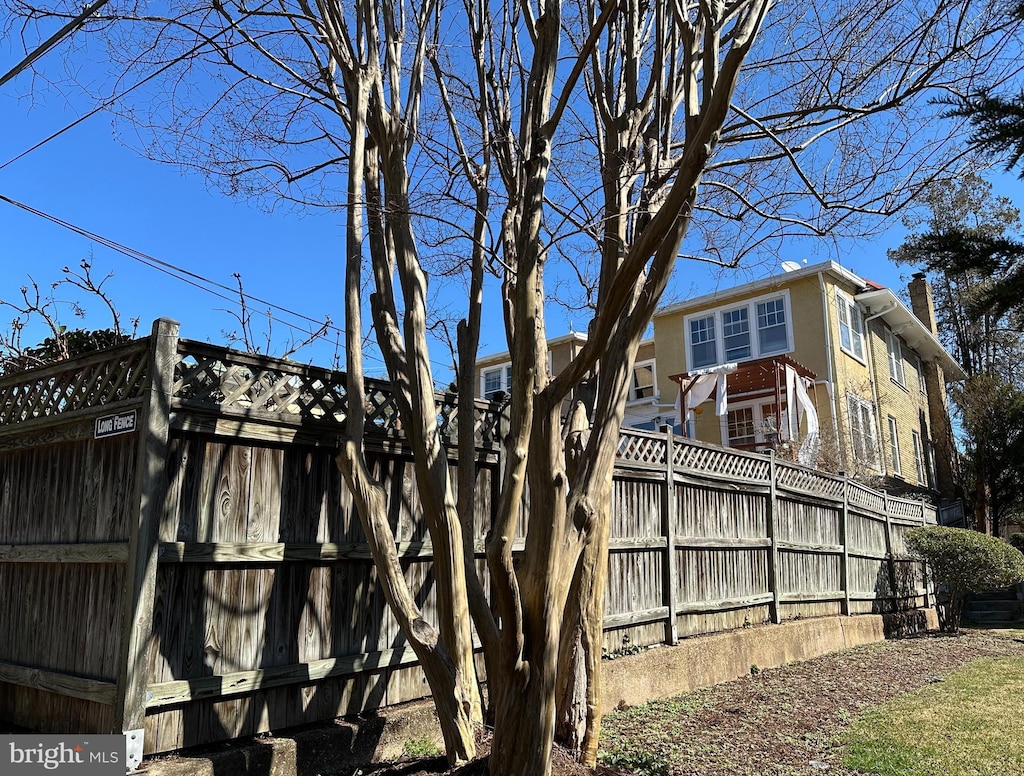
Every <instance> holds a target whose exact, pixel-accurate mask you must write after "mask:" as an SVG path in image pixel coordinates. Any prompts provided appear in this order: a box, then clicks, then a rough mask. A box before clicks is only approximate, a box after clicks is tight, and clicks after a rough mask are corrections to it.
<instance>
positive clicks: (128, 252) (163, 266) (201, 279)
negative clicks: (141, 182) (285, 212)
mask: <svg viewBox="0 0 1024 776" xmlns="http://www.w3.org/2000/svg"><path fill="white" fill-rule="evenodd" d="M0 201H3V202H6V203H7V204H9V205H13V206H14V207H16V208H20V209H21V210H24V211H25V212H27V213H31V214H32V215H34V216H37V217H39V218H42V219H45V220H47V221H49V222H50V223H53V224H56V225H57V226H60V227H62V228H64V229H67V230H69V231H71V232H74V233H75V234H77V235H80V236H81V237H85V238H86V239H88V240H92V241H93V242H97V243H99V244H100V245H102V246H104V247H105V248H109V249H110V250H112V251H116V252H117V253H120V254H121V255H123V256H127V257H128V258H129V259H132V260H133V261H137V262H139V263H140V264H143V265H145V266H147V267H149V268H150V269H155V270H156V271H158V272H162V273H164V274H165V275H169V276H170V277H173V278H175V279H177V280H180V281H182V282H183V283H187V284H188V285H190V286H193V287H194V288H198V289H199V290H200V291H205V292H206V293H208V294H212V295H213V296H216V297H217V298H219V299H223V300H225V301H227V302H231V303H234V302H235V300H236V298H237V296H244V297H245V298H246V299H250V300H252V301H253V302H258V303H259V304H264V305H267V306H268V307H270V308H272V309H274V310H278V311H280V312H283V313H286V314H288V315H291V316H294V317H295V318H298V319H300V320H303V321H306V322H307V323H312V324H316V325H318V326H319V325H321V324H322V323H323V322H322V321H319V320H317V319H316V318H312V317H310V316H308V315H306V314H305V313H300V312H297V311H295V310H291V309H289V308H287V307H284V306H282V305H279V304H275V303H274V302H271V301H269V300H266V299H261V298H260V297H258V296H254V295H253V294H248V293H244V292H240V291H238V290H237V289H234V288H231V287H230V286H226V285H224V284H223V283H218V282H217V281H216V280H212V279H211V278H208V277H205V276H204V275H200V274H198V273H196V272H192V271H190V270H187V269H185V268H184V267H179V266H177V265H175V264H171V263H170V262H167V261H163V260H162V259H158V258H156V257H155V256H150V255H149V254H148V253H143V252H142V251H138V250H135V249H134V248H130V247H128V246H127V245H123V244H122V243H119V242H117V241H115V240H112V239H110V238H109V237H104V236H103V235H101V234H97V233H96V232H91V231H89V230H88V229H85V228H84V227H81V226H77V225H76V224H72V223H71V222H70V221H65V220H64V219H62V218H59V217H57V216H54V215H51V214H50V213H47V212H45V211H43V210H39V209H38V208H34V207H32V206H31V205H26V204H25V203H24V202H19V201H18V200H16V199H11V198H10V197H6V196H4V195H3V194H0ZM204 284H205V285H204ZM208 286H212V287H213V288H209V287H208ZM214 289H220V290H219V291H215V290H214ZM221 291H226V292H228V293H229V294H232V296H226V295H225V294H223V293H221ZM329 328H330V329H331V330H332V331H334V332H336V333H338V334H341V335H342V336H346V335H345V331H344V329H341V328H339V327H338V326H334V325H333V324H332V325H331V326H330V327H329Z"/></svg>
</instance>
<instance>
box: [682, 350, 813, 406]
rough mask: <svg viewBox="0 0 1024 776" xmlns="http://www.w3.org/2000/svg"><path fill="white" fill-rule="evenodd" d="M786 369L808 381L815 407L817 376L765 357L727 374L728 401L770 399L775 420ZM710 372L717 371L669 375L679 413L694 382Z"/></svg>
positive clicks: (794, 364) (785, 361)
mask: <svg viewBox="0 0 1024 776" xmlns="http://www.w3.org/2000/svg"><path fill="white" fill-rule="evenodd" d="M730 366H732V365H730ZM787 366H789V367H792V368H793V370H794V371H795V372H796V374H797V377H801V378H807V379H808V380H809V381H810V383H811V396H812V401H813V402H814V405H815V406H817V405H818V396H817V392H816V380H817V375H815V374H814V372H812V371H811V370H810V369H808V368H807V367H806V366H804V365H803V364H801V363H800V362H799V361H795V360H794V359H792V358H790V357H789V356H786V355H780V356H768V357H766V358H758V359H755V360H753V361H743V362H741V363H738V364H736V365H735V369H734V370H730V371H728V372H727V375H728V376H727V388H726V391H727V394H728V397H729V398H730V399H742V400H744V401H747V400H750V399H763V398H771V399H773V400H774V402H775V407H776V409H777V412H778V413H779V415H778V417H781V412H782V407H783V398H784V397H783V394H784V393H785V387H786V367H787ZM713 371H717V370H707V369H695V370H693V372H683V373H681V374H675V375H669V379H670V380H672V381H673V382H675V383H677V384H678V385H679V406H680V408H683V409H682V410H681V411H683V412H685V409H684V408H685V407H686V396H687V394H688V393H689V392H690V389H691V388H693V386H694V384H695V383H696V382H697V379H698V378H699V377H701V376H702V375H705V374H709V373H710V372H713ZM717 390H718V389H717V388H716V389H715V391H716V392H717ZM712 395H714V394H712ZM787 403H788V399H787ZM680 420H681V421H685V417H683V418H680Z"/></svg>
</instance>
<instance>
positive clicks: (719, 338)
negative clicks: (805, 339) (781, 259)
mask: <svg viewBox="0 0 1024 776" xmlns="http://www.w3.org/2000/svg"><path fill="white" fill-rule="evenodd" d="M777 300H782V309H783V313H784V315H785V317H786V321H785V326H786V344H785V347H784V348H783V349H782V350H765V351H762V350H761V337H760V329H759V328H758V316H757V306H758V305H759V304H764V303H766V302H772V301H777ZM740 308H746V310H747V337H748V342H749V347H750V355H749V356H748V357H746V358H740V359H736V360H735V361H729V360H725V359H726V355H725V327H724V319H723V316H724V314H725V313H731V312H734V311H736V310H738V309H740ZM705 318H711V319H713V321H714V328H715V332H714V333H715V338H714V342H715V362H714V363H713V364H701V365H700V366H697V365H696V364H695V363H694V358H693V337H692V334H691V331H690V324H691V322H692V321H698V320H703V319H705ZM683 334H684V338H685V342H686V367H687V369H688V370H693V369H706V368H711V367H716V366H721V365H722V364H727V363H743V362H744V361H755V360H757V359H759V358H764V357H766V356H778V355H781V354H783V353H792V352H793V349H794V344H793V305H792V303H791V300H790V295H789V289H788V288H786V289H782V290H781V291H775V292H773V293H771V294H764V295H762V296H758V297H754V298H752V299H746V300H744V301H742V302H730V303H729V304H725V305H722V306H720V307H715V308H712V309H710V310H701V311H700V312H694V313H691V314H689V315H687V316H685V317H684V318H683Z"/></svg>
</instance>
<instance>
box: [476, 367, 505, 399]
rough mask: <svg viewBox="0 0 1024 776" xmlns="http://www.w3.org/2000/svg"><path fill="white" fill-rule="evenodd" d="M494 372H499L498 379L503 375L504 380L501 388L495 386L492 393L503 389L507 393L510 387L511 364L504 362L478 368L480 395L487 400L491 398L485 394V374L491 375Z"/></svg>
mask: <svg viewBox="0 0 1024 776" xmlns="http://www.w3.org/2000/svg"><path fill="white" fill-rule="evenodd" d="M495 372H498V373H499V375H498V379H499V380H501V378H502V377H504V380H502V386H501V388H495V389H494V391H493V392H494V393H497V392H498V391H505V392H506V393H508V391H509V390H510V389H511V388H512V364H510V363H507V362H506V363H504V364H496V365H495V366H488V367H484V368H483V369H481V370H480V396H481V398H483V399H486V400H487V401H490V400H491V397H490V396H488V395H487V394H488V390H487V376H488V375H493V374H494V373H495Z"/></svg>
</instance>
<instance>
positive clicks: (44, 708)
mask: <svg viewBox="0 0 1024 776" xmlns="http://www.w3.org/2000/svg"><path fill="white" fill-rule="evenodd" d="M349 399H350V397H349V396H348V395H347V392H346V390H345V384H344V375H342V374H339V373H337V372H331V371H328V370H323V369H317V368H313V367H306V366H302V365H300V364H295V363H291V362H286V361H278V360H274V359H268V358H259V357H254V356H248V355H244V354H240V353H236V352H233V351H229V350H227V349H224V348H220V347H214V346H211V345H207V344H203V343H198V342H192V341H188V340H179V339H178V337H177V324H174V323H173V322H170V321H166V320H161V321H157V322H156V323H155V324H154V328H153V334H152V336H150V337H149V338H147V339H145V340H139V341H137V342H133V343H131V344H128V345H124V346H121V347H119V348H114V349H111V350H107V351H103V352H100V353H96V354H92V355H89V356H86V357H83V358H80V359H77V360H75V361H73V362H66V363H62V364H59V365H56V366H52V367H48V368H45V369H40V370H35V371H32V372H28V373H23V374H20V375H14V376H10V377H6V378H3V379H0V590H3V598H2V603H0V718H3V719H6V720H8V721H12V722H15V723H18V724H21V725H25V726H27V727H31V728H34V729H38V730H41V731H59V732H92V733H109V732H124V733H125V734H126V735H127V736H128V739H129V746H130V750H131V752H132V755H133V757H134V758H135V759H138V758H139V757H141V754H142V752H143V750H145V751H146V752H159V751H168V750H171V749H176V748H181V747H184V746H191V745H195V744H200V743H206V742H211V741H218V740H224V739H229V738H234V737H238V736H242V735H248V734H253V733H257V732H261V731H267V730H277V729H280V728H284V727H288V726H292V725H297V724H303V723H307V722H312V721H316V720H322V719H330V718H333V717H336V716H339V715H343V714H347V713H354V712H358V711H365V710H370V709H375V708H380V707H383V706H387V705H391V704H395V703H399V702H402V701H407V700H411V699H414V698H420V697H423V696H424V695H426V694H427V689H426V685H425V682H424V680H423V676H422V672H421V671H420V670H419V668H418V667H417V666H416V662H415V658H414V655H413V654H412V651H411V650H410V649H409V647H408V646H407V645H406V643H405V640H404V638H403V637H402V634H401V633H400V631H399V629H398V627H397V625H396V623H395V621H394V618H393V617H392V616H391V614H390V612H389V611H388V609H387V606H386V605H385V602H384V599H383V595H382V593H381V591H380V588H379V587H378V585H377V584H376V575H375V571H374V569H373V565H372V563H371V561H370V554H369V552H368V550H367V547H366V544H365V539H364V537H363V534H362V531H361V529H360V527H359V523H358V520H357V518H356V516H355V514H354V510H353V506H352V502H351V499H350V496H349V494H348V492H347V491H346V489H345V487H344V484H343V482H342V479H341V477H340V476H339V474H338V471H337V468H336V466H335V464H334V455H335V451H336V450H337V446H338V439H339V434H340V433H341V431H342V428H343V426H342V423H343V420H344V417H345V411H346V404H347V402H348V401H349ZM360 399H361V400H362V401H363V403H364V406H365V407H366V409H367V418H368V419H367V428H368V431H369V437H370V438H369V442H370V445H371V447H370V451H371V452H370V455H371V464H372V466H373V469H374V471H375V474H376V476H378V477H379V478H380V479H381V480H382V482H384V484H385V485H386V487H387V489H388V492H389V494H390V500H389V509H390V516H391V521H392V525H393V527H394V529H395V535H396V538H397V540H398V543H399V546H398V550H399V554H400V556H401V557H402V562H403V566H404V568H405V571H406V574H407V577H408V579H409V581H410V584H411V586H412V589H413V591H414V594H415V595H416V597H417V600H418V603H419V604H420V605H421V606H422V607H423V609H424V611H425V613H426V615H427V616H428V617H430V616H433V614H434V606H433V601H434V592H433V584H432V578H431V563H430V561H431V550H430V544H429V541H428V537H427V535H426V533H425V529H424V526H423V524H422V521H421V520H420V519H419V509H418V501H417V499H418V496H417V493H416V488H415V478H414V476H413V473H412V468H411V467H412V461H411V458H410V456H409V454H408V449H407V448H406V447H405V446H404V444H403V439H402V434H401V432H400V430H399V428H398V423H397V416H396V410H395V405H394V399H393V396H392V394H391V391H390V389H389V386H388V385H387V384H386V383H380V382H373V381H370V382H368V384H367V390H366V394H365V395H364V396H362V397H360ZM454 408H455V405H454V397H451V396H444V395H439V397H438V419H439V423H440V427H441V430H442V432H443V433H444V434H446V435H448V436H449V437H454V434H455V431H456V429H455V424H456V421H455V413H454ZM475 421H476V438H477V446H476V464H477V471H478V475H477V504H476V506H477V508H476V510H475V516H474V520H475V523H474V527H475V534H476V535H475V538H476V540H477V542H478V543H479V542H482V539H483V536H484V533H485V531H486V526H487V523H488V520H489V515H490V512H491V504H492V503H493V500H494V497H495V496H496V489H497V487H498V468H499V466H500V456H501V451H500V444H499V434H500V431H499V426H500V422H501V418H500V411H499V408H498V407H497V406H495V405H493V404H489V403H486V402H479V403H478V404H477V405H476V413H475ZM452 455H453V456H454V450H453V451H452ZM453 463H457V462H456V461H454V459H453ZM464 463H465V462H464ZM611 520H612V527H611V543H610V546H611V557H610V560H609V563H610V575H609V586H608V591H607V598H606V611H607V614H606V617H605V623H604V627H605V632H606V636H605V642H606V643H605V646H606V648H607V649H609V650H614V649H616V648H617V647H619V646H621V645H622V643H623V639H624V637H628V638H629V640H630V641H631V642H632V643H633V644H641V645H649V644H655V643H663V642H669V643H671V642H673V641H675V640H676V639H677V638H679V637H681V636H687V635H692V634H697V633H709V632H713V631H717V630H723V629H727V628H734V627H740V626H743V625H747V624H759V623H762V622H779V621H781V620H782V619H786V618H794V617H810V616H818V615H825V614H858V613H866V612H881V611H893V610H898V609H903V608H912V607H916V606H921V605H927V603H928V600H927V596H928V593H927V586H926V585H925V584H924V580H923V579H922V576H921V568H920V565H919V564H918V563H916V562H914V561H912V560H910V559H908V558H907V557H906V554H905V550H904V546H903V535H904V533H905V531H906V530H907V529H908V528H910V527H912V526H915V525H921V524H922V523H934V522H935V512H934V509H932V508H931V507H930V506H928V505H926V504H923V503H920V502H914V501H908V500H904V499H898V498H893V497H890V496H887V495H886V494H884V493H879V492H876V491H873V490H871V489H869V488H866V487H864V486H862V485H859V484H857V483H854V482H852V481H849V480H846V479H844V478H842V477H834V476H829V475H825V474H821V473H818V472H814V471H811V470H808V469H805V468H802V467H799V466H794V465H791V464H788V463H784V462H782V461H778V460H776V459H774V458H773V457H769V456H764V455H759V454H752V453H743V452H738V451H732V450H725V449H721V448H717V447H712V446H707V445H701V444H696V443H693V442H690V441H687V440H683V439H680V438H678V437H674V436H673V435H671V434H665V433H657V432H643V431H635V430H624V431H623V432H622V435H621V439H620V445H619V451H618V466H617V471H616V475H615V481H614V496H613V509H612V517H611ZM478 570H480V571H481V573H482V572H483V570H484V566H483V558H482V553H480V554H479V555H478Z"/></svg>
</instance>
